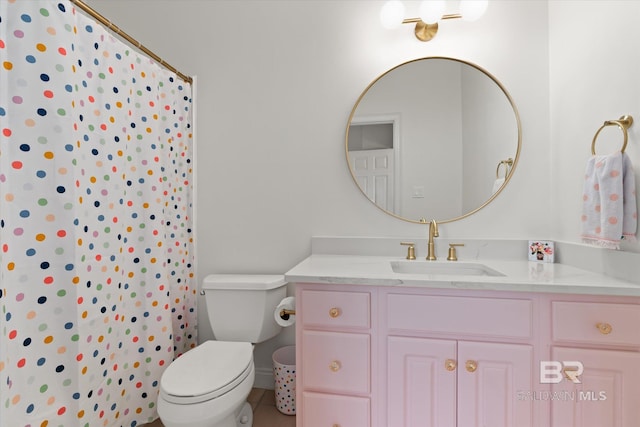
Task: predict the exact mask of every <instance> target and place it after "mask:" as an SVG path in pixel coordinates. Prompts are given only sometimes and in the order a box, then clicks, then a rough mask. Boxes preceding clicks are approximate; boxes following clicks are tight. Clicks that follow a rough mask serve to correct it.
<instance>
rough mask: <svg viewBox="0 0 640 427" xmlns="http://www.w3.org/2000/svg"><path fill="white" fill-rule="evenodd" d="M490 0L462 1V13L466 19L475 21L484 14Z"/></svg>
mask: <svg viewBox="0 0 640 427" xmlns="http://www.w3.org/2000/svg"><path fill="white" fill-rule="evenodd" d="M487 6H489V0H463V1H461V2H460V15H462V19H464V20H465V21H475V20H476V19H478V18H480V17H481V16H482V15H484V12H485V11H486V10H487Z"/></svg>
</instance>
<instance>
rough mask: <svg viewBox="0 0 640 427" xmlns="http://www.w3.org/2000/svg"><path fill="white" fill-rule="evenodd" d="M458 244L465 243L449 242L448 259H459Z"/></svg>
mask: <svg viewBox="0 0 640 427" xmlns="http://www.w3.org/2000/svg"><path fill="white" fill-rule="evenodd" d="M456 246H464V243H449V256H448V257H447V261H457V260H458V255H457V254H456Z"/></svg>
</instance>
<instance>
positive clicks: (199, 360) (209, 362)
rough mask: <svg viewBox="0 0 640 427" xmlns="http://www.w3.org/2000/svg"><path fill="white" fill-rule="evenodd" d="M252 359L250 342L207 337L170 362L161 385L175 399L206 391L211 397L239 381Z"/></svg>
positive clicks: (190, 396)
mask: <svg viewBox="0 0 640 427" xmlns="http://www.w3.org/2000/svg"><path fill="white" fill-rule="evenodd" d="M252 363H253V346H252V345H251V343H248V342H230V341H206V342H204V343H202V344H200V345H199V346H197V347H196V348H194V349H193V350H190V351H188V352H186V353H185V354H183V355H182V356H180V357H178V358H177V359H176V360H175V361H173V363H171V364H170V365H169V367H168V368H167V369H166V370H165V371H164V374H162V378H161V379H160V388H161V391H162V392H164V393H163V394H165V395H169V396H172V397H174V398H178V399H179V398H194V397H197V396H202V397H204V396H205V395H208V396H206V397H207V399H212V398H214V397H217V396H219V395H220V394H223V393H226V392H227V391H228V390H229V389H232V388H233V387H235V386H236V384H237V383H238V382H241V381H242V380H243V379H244V377H245V376H246V372H247V371H249V370H250V368H251V364H252ZM215 392H218V393H215ZM172 400H173V399H172ZM190 400H191V399H190Z"/></svg>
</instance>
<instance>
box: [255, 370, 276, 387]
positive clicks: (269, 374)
mask: <svg viewBox="0 0 640 427" xmlns="http://www.w3.org/2000/svg"><path fill="white" fill-rule="evenodd" d="M253 386H254V387H256V388H264V389H266V390H273V389H274V388H275V379H274V377H273V369H269V368H256V379H255V380H254V383H253Z"/></svg>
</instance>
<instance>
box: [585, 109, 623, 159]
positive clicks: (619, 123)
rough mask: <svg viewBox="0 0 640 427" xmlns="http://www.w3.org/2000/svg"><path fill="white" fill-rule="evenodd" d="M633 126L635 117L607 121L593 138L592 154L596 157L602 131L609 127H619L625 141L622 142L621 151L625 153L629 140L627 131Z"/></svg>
mask: <svg viewBox="0 0 640 427" xmlns="http://www.w3.org/2000/svg"><path fill="white" fill-rule="evenodd" d="M632 124H633V117H631V116H622V117H620V118H619V119H618V120H607V121H606V122H604V124H603V125H602V126H600V129H598V131H597V132H596V134H595V135H594V136H593V142H592V143H591V154H593V155H594V156H595V155H596V139H598V135H599V134H600V131H602V129H604V128H605V127H607V126H618V127H619V128H620V129H621V130H622V134H623V136H624V141H623V142H622V149H621V150H620V152H622V153H624V150H625V149H626V148H627V139H628V138H629V135H628V133H627V129H629V127H630V126H631V125H632Z"/></svg>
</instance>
